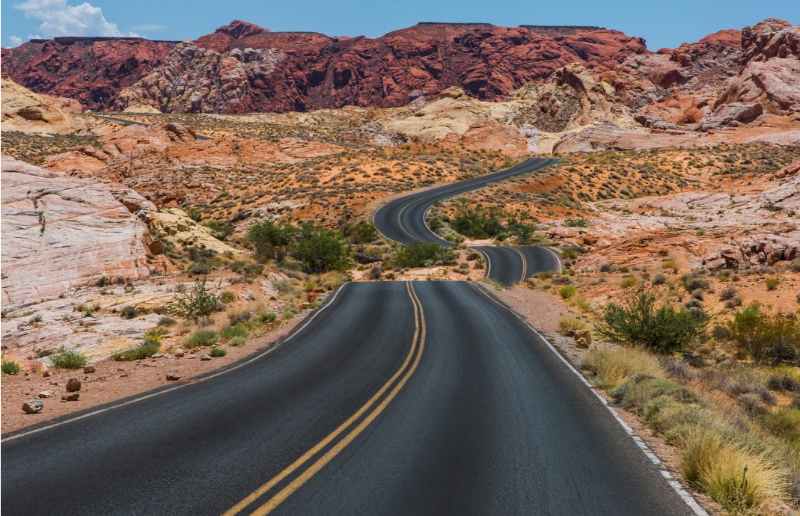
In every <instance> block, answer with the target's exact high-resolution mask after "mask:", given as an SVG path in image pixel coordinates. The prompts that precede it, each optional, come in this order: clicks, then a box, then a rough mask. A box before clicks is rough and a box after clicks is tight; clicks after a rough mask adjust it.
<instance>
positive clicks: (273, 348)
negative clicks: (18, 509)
mask: <svg viewBox="0 0 800 516" xmlns="http://www.w3.org/2000/svg"><path fill="white" fill-rule="evenodd" d="M348 284H349V282H347V283H342V285H340V286H339V288H338V289H336V292H334V294H333V296H331V298H330V299H329V300H328V302H327V303H325V305H324V306H323V307H322V308H320V309H319V310H317V311H316V312H314V313H313V314H312V315H311V316H310V317H309V318H308V319H306V321H305V322H304V323H303V324H302V325H300V326H299V327H297V328H295V329H294V330H292V332H291V333H290V334H289V335H288V336H287V337H286V338H284V339H283V340H281V341H280V342H278V343H277V344H273V345H272V346H270V347H269V348H268V349H266V350H264V351H262V352H261V353H259V354H257V355H255V356H253V357H251V358H249V359H247V360H245V361H244V362H240V363H238V364H236V365H234V366H231V367H228V368H227V369H223V370H222V371H218V372H216V373H213V374H210V375H208V376H203V377H202V378H198V379H196V380H192V379H189V381H187V382H186V383H181V384H179V385H176V386H174V387H170V388H168V389H163V390H160V391H158V392H152V393H150V394H145V395H144V396H140V397H138V398H133V399H130V400H127V401H123V402H122V403H118V404H116V405H111V406H108V407H105V408H102V409H98V410H93V411H92V412H87V413H86V414H81V415H80V416H76V417H73V418H70V419H65V420H63V421H59V422H57V423H52V424H50V425H45V426H41V427H39V428H34V429H33V430H29V431H27V432H22V433H20V434H16V435H12V436H11V437H6V438H5V439H2V440H0V443H7V442H9V441H13V440H16V439H20V438H22V437H27V436H29V435H33V434H37V433H39V432H44V431H45V430H50V429H52V428H56V427H59V426H63V425H66V424H69V423H74V422H75V421H80V420H82V419H86V418H89V417H92V416H96V415H98V414H102V413H104V412H109V411H111V410H114V409H118V408H122V407H125V406H127V405H132V404H134V403H138V402H140V401H144V400H147V399H150V398H154V397H156V396H161V395H162V394H167V393H169V392H173V391H177V390H178V389H183V388H184V387H188V386H190V385H196V384H198V383H203V382H206V381H208V380H211V379H212V378H217V377H219V376H222V375H224V374H227V373H230V372H231V371H236V370H237V369H239V368H241V367H244V366H246V365H249V364H252V363H253V362H255V361H256V360H260V359H261V358H263V357H265V356H267V355H269V354H270V353H272V352H273V351H276V350H278V349H279V348H281V347H282V346H283V345H284V344H286V343H287V342H288V341H290V340H291V339H293V338H294V337H295V336H297V335H298V334H299V333H300V332H302V331H303V330H304V329H306V328H307V327H308V325H309V324H311V323H312V322H313V321H314V319H316V318H317V316H318V315H319V314H321V313H322V312H323V311H325V309H327V308H328V307H329V306H331V305H332V304H333V302H334V301H335V300H336V298H337V297H338V296H339V293H340V292H341V291H342V290H343V289H344V287H345V286H346V285H348Z"/></svg>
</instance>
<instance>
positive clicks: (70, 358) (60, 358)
mask: <svg viewBox="0 0 800 516" xmlns="http://www.w3.org/2000/svg"><path fill="white" fill-rule="evenodd" d="M50 362H51V363H52V364H53V367H57V368H59V369H80V368H81V367H83V366H85V365H86V362H87V360H86V356H85V355H84V354H83V353H81V352H80V351H68V350H63V349H62V350H61V351H60V352H58V353H56V354H54V355H51V356H50Z"/></svg>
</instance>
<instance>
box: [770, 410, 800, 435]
mask: <svg viewBox="0 0 800 516" xmlns="http://www.w3.org/2000/svg"><path fill="white" fill-rule="evenodd" d="M763 424H764V426H765V427H766V428H767V430H769V431H770V432H772V433H773V434H774V435H776V436H778V437H780V438H782V439H787V440H789V441H794V442H800V409H797V408H790V407H785V408H781V409H778V410H777V411H776V412H771V413H768V414H765V415H764V418H763Z"/></svg>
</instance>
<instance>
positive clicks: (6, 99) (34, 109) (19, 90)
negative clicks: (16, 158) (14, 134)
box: [2, 79, 83, 133]
mask: <svg viewBox="0 0 800 516" xmlns="http://www.w3.org/2000/svg"><path fill="white" fill-rule="evenodd" d="M2 85H3V86H2V89H3V94H2V100H3V102H2V103H3V130H4V131H21V132H25V133H69V132H72V131H75V130H77V129H80V128H82V127H83V124H82V123H80V122H78V121H77V120H75V119H74V117H73V116H72V114H73V113H78V112H80V111H81V107H80V104H78V102H77V101H75V100H72V99H67V98H62V97H51V96H49V95H40V94H37V93H34V92H32V91H30V90H29V89H27V88H25V87H23V86H20V85H19V84H17V83H15V82H14V81H11V80H9V79H3V81H2Z"/></svg>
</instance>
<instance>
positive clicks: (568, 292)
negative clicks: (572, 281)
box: [558, 285, 578, 299]
mask: <svg viewBox="0 0 800 516" xmlns="http://www.w3.org/2000/svg"><path fill="white" fill-rule="evenodd" d="M577 292H578V289H576V288H575V286H574V285H564V286H563V287H561V288H560V289H558V294H559V295H560V296H561V299H571V298H572V297H574V296H575V294H576V293H577Z"/></svg>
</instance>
